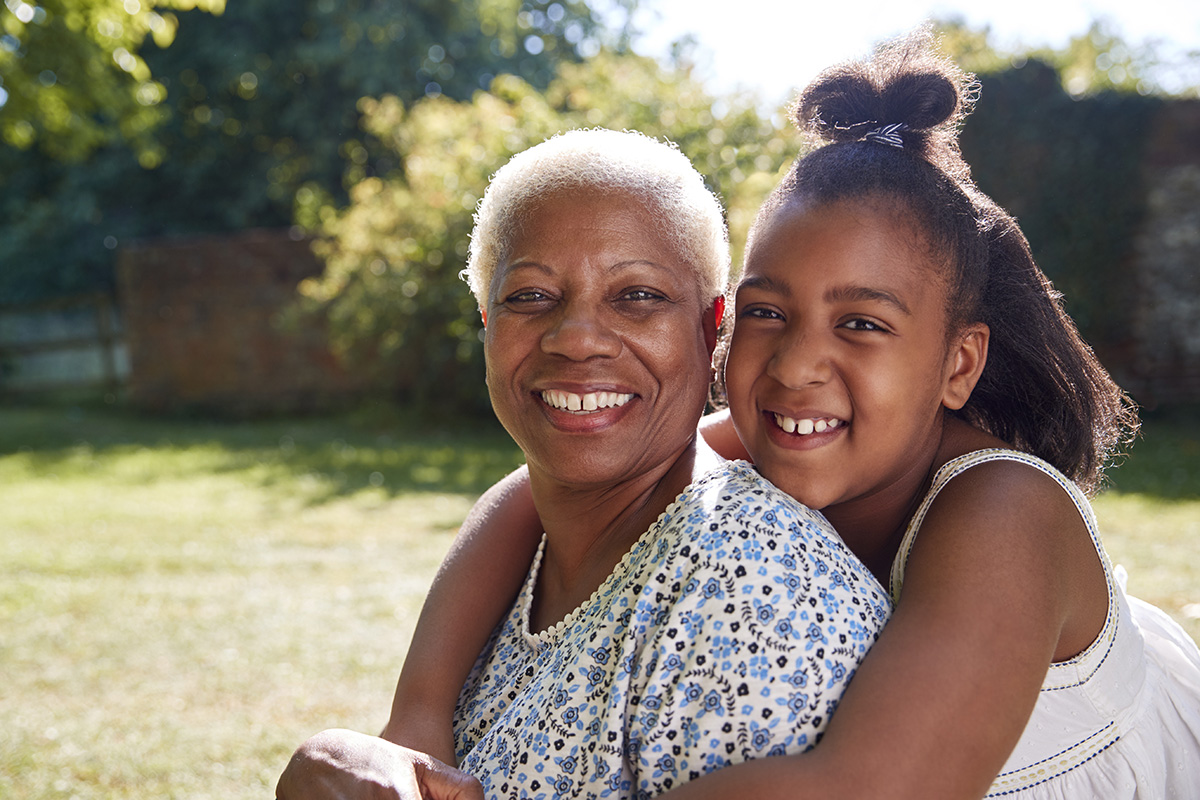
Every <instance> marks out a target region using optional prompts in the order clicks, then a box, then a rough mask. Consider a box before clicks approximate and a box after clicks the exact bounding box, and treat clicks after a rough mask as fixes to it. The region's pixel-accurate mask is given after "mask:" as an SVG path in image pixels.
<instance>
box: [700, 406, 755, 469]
mask: <svg viewBox="0 0 1200 800" xmlns="http://www.w3.org/2000/svg"><path fill="white" fill-rule="evenodd" d="M699 430H700V435H701V436H703V437H704V441H706V442H708V446H709V447H711V448H712V449H713V450H716V451H717V454H718V455H720V456H721V457H722V458H727V459H729V460H730V461H733V460H734V459H738V458H740V459H743V460H745V461H750V460H751V458H750V454H749V453H748V452H746V446H745V445H744V444H742V440H741V439H739V438H738V435H737V431H735V430H734V429H733V420H732V419H731V418H730V417H729V409H722V410H721V411H714V412H713V413H711V414H705V415H704V417H702V418H701V419H700V426H699Z"/></svg>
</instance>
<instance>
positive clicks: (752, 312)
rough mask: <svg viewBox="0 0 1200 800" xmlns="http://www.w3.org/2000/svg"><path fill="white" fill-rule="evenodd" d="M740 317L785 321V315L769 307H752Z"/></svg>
mask: <svg viewBox="0 0 1200 800" xmlns="http://www.w3.org/2000/svg"><path fill="white" fill-rule="evenodd" d="M738 316H740V317H742V318H747V319H780V320H781V319H783V314H781V313H779V312H778V311H776V310H775V309H773V308H769V307H767V306H750V307H749V308H747V309H745V310H743V311H742V313H741V314H739V315H738Z"/></svg>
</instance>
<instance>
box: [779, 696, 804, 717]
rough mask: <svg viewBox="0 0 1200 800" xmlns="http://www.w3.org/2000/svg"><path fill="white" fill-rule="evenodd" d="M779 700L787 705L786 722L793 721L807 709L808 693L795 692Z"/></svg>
mask: <svg viewBox="0 0 1200 800" xmlns="http://www.w3.org/2000/svg"><path fill="white" fill-rule="evenodd" d="M779 702H781V703H783V704H784V705H786V706H787V710H788V722H795V721H796V718H797V717H803V716H804V715H805V714H806V713H807V711H808V695H807V694H805V693H804V692H795V693H794V694H791V695H789V696H788V698H787V700H782V699H781V700H780V701H779Z"/></svg>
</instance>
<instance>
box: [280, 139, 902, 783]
mask: <svg viewBox="0 0 1200 800" xmlns="http://www.w3.org/2000/svg"><path fill="white" fill-rule="evenodd" d="M727 266H728V255H727V246H726V241H725V234H724V224H723V221H722V216H721V210H720V206H719V204H718V203H717V201H716V200H715V198H714V197H713V196H712V194H711V193H710V192H708V191H707V189H705V187H704V185H703V181H702V179H701V178H700V176H699V175H698V174H697V173H696V172H695V170H694V169H693V168H692V167H691V165H690V164H689V163H688V161H687V159H686V158H684V157H683V155H682V154H680V153H679V152H678V151H677V150H675V149H674V148H672V147H670V146H668V145H664V144H660V143H658V142H655V141H654V140H652V139H649V138H647V137H644V136H642V135H640V134H634V133H616V132H611V131H599V130H593V131H576V132H573V133H569V134H565V135H562V136H559V137H556V138H554V139H551V140H550V141H548V142H545V143H543V144H541V145H538V146H537V147H534V148H531V149H530V150H528V151H526V152H524V153H521V154H520V155H518V156H516V157H515V158H514V159H513V160H512V161H511V162H510V163H509V164H508V165H506V166H505V167H504V168H503V169H501V170H500V171H499V172H498V173H497V174H496V176H495V178H494V179H493V181H492V183H491V185H490V187H489V188H488V191H487V193H486V195H485V197H484V200H483V203H482V205H481V207H480V210H479V215H478V218H477V223H476V229H475V232H474V235H473V237H472V247H471V259H470V265H469V268H468V277H469V280H470V283H471V288H472V290H473V291H474V292H475V295H476V297H477V299H478V300H479V304H480V309H481V311H482V313H483V317H484V324H485V328H486V339H485V342H486V353H487V384H488V388H489V391H490V393H491V398H492V404H493V407H494V408H495V411H496V415H497V417H498V418H499V419H500V421H501V422H502V423H503V425H504V426H505V428H506V429H507V430H508V431H509V433H510V434H511V435H512V437H513V438H514V440H516V442H517V443H518V445H519V446H520V447H521V449H522V450H523V451H524V453H525V456H526V459H527V464H528V476H529V477H528V482H529V487H530V490H531V491H532V494H533V501H534V505H535V507H536V509H537V514H538V517H539V519H540V523H541V526H542V528H543V530H544V531H545V533H544V535H543V537H542V540H541V545H540V547H539V548H538V550H537V552H536V553H535V554H534V555H533V558H532V563H531V564H530V567H529V571H528V576H527V578H526V580H525V583H524V586H523V588H522V589H521V590H520V593H519V595H518V596H517V598H516V601H515V602H514V604H513V605H512V607H511V609H510V610H509V612H508V614H507V616H506V617H505V618H504V619H503V620H502V621H501V623H500V625H499V626H498V627H497V628H496V630H495V631H494V633H493V634H492V637H491V639H490V641H489V642H488V644H487V645H486V647H485V648H484V650H483V652H482V653H480V654H479V656H478V659H477V661H476V664H475V668H474V670H473V671H472V672H471V674H470V676H469V677H468V679H467V681H466V684H465V686H464V688H463V690H462V693H461V696H460V698H459V702H458V706H457V710H456V712H455V725H454V738H455V741H454V748H455V751H456V756H457V758H458V759H459V763H460V766H461V768H462V769H463V770H465V771H466V772H468V773H470V774H472V775H474V776H475V778H477V779H478V780H479V781H480V782H481V783H482V785H483V789H484V792H485V794H486V795H487V796H488V797H494V796H511V797H526V796H528V797H538V796H542V797H576V796H613V797H628V796H634V795H636V796H652V795H655V794H659V793H661V792H663V791H666V790H667V789H669V788H671V787H672V786H676V785H679V784H681V783H684V782H686V781H688V780H689V779H691V778H694V777H696V776H698V775H700V774H702V773H705V772H708V771H711V770H713V769H717V768H719V767H722V766H725V765H727V764H731V763H735V762H738V761H742V760H745V759H750V758H755V757H760V756H766V755H771V754H778V753H789V752H800V751H802V750H805V749H807V748H808V747H810V746H812V745H813V744H814V743H815V741H816V740H817V738H818V737H819V735H820V733H821V731H822V729H823V728H824V725H825V723H826V721H827V720H828V718H829V715H830V714H831V713H832V711H833V709H834V707H835V706H836V704H837V700H838V698H839V697H840V696H841V693H842V690H843V688H844V687H845V685H846V683H847V682H848V681H849V679H850V676H851V675H852V674H853V672H854V668H855V666H856V665H857V663H858V662H859V660H860V659H861V658H862V656H863V655H864V654H865V653H866V650H867V648H868V647H869V646H870V644H871V643H872V642H873V641H874V639H875V637H876V636H877V635H878V632H879V631H880V629H881V628H882V625H883V622H884V620H885V618H886V615H887V611H886V608H887V601H886V599H885V593H884V591H883V590H882V588H881V587H880V586H879V585H878V583H877V582H876V581H875V579H874V578H873V577H872V576H871V574H870V573H869V572H868V571H867V569H866V568H865V567H863V566H862V565H861V564H860V563H859V562H858V560H857V559H855V558H854V557H853V555H851V554H850V552H849V551H848V550H847V549H846V548H845V546H844V545H843V544H842V543H841V540H840V539H839V538H838V537H837V535H836V534H835V533H834V532H833V530H832V529H831V528H830V527H829V526H828V524H827V523H826V522H825V521H824V519H823V518H822V517H820V516H819V515H817V514H815V513H813V512H810V511H809V510H808V509H806V508H804V507H803V506H800V505H799V504H798V503H796V501H794V500H793V499H792V498H790V497H788V496H786V495H785V494H783V493H782V492H780V491H779V490H777V489H776V488H775V487H774V486H772V485H771V484H769V483H768V482H767V481H766V480H765V479H763V478H762V477H761V476H759V475H758V473H756V472H755V471H754V470H753V469H752V468H750V467H749V466H748V465H746V464H745V463H742V462H729V463H724V462H722V461H721V459H720V458H719V457H717V456H716V455H715V454H714V453H713V452H712V451H711V450H709V449H708V447H707V446H705V445H704V444H703V442H702V441H701V440H699V439H698V438H697V435H696V429H697V423H698V421H699V419H700V415H701V413H702V411H703V408H704V404H705V398H706V396H707V392H708V385H709V376H710V361H711V356H712V352H713V348H714V346H715V342H716V331H717V326H718V324H719V319H718V317H719V315H720V307H721V305H720V299H719V298H720V297H721V294H722V289H723V284H724V280H725V276H726V272H727ZM458 590H459V591H463V592H469V591H470V587H458ZM447 633H451V632H447ZM410 657H412V656H410ZM415 657H418V658H419V657H420V654H419V652H418V653H416V654H415ZM421 711H422V710H421V709H420V707H419V698H418V700H417V702H416V703H414V704H413V705H412V707H410V708H405V703H404V702H403V698H402V697H401V696H400V695H399V694H398V697H397V704H396V707H395V709H394V712H393V722H392V723H390V724H389V731H388V732H387V733H389V738H392V739H394V740H398V741H399V742H400V743H402V744H410V745H414V746H417V747H421V748H423V749H427V750H438V744H437V743H436V742H433V743H431V742H429V741H423V740H422V739H421V736H420V734H419V733H414V734H413V735H411V736H410V735H408V734H407V733H405V731H406V730H408V731H419V730H420V727H421V726H420V721H419V720H417V721H416V722H415V723H413V724H412V725H411V726H409V727H406V723H405V721H404V720H405V717H406V716H408V717H410V718H411V717H412V716H413V715H414V714H420V713H421ZM436 754H438V755H442V756H443V758H446V757H448V756H447V755H445V750H444V749H442V750H439V751H438V752H437V753H436ZM442 774H446V772H445V770H443V769H442V768H441V767H440V766H439V765H438V764H437V763H436V762H434V761H432V760H431V759H429V758H426V757H422V756H420V755H419V754H414V753H413V752H412V751H408V750H404V749H403V748H399V747H395V746H394V745H391V744H389V743H387V742H385V741H384V740H382V739H373V738H372V737H362V736H359V735H355V734H349V733H347V732H327V733H325V734H321V735H319V736H318V737H315V738H314V740H310V742H309V743H306V745H305V746H303V747H302V748H301V749H300V751H298V752H297V755H296V756H295V757H294V759H293V762H292V764H291V765H289V768H288V770H287V771H286V772H285V774H284V776H283V778H281V781H280V794H279V796H280V797H304V796H353V794H354V790H353V788H354V787H370V788H371V789H372V790H376V789H379V788H380V787H387V786H390V787H392V789H391V792H390V794H388V795H386V796H399V797H403V796H418V795H416V794H408V795H406V794H405V793H404V792H405V791H408V792H410V793H411V792H416V791H424V792H426V794H425V795H424V796H458V795H455V792H457V791H460V790H461V789H462V786H461V784H460V785H457V786H454V787H451V788H449V789H446V788H444V787H443V785H442V783H441V782H439V781H436V780H434V778H435V777H436V776H437V775H442ZM401 785H403V786H404V787H407V788H395V787H397V786H401ZM320 787H340V788H338V789H336V790H331V791H327V792H326V791H325V790H324V789H323V788H320ZM347 787H351V788H347ZM339 792H343V794H339ZM364 796H366V793H365V792H364ZM376 796H377V795H376Z"/></svg>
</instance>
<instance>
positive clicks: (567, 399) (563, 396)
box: [542, 389, 633, 414]
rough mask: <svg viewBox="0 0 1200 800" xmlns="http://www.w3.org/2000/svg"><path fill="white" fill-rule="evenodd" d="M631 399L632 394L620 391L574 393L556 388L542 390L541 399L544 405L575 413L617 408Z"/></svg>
mask: <svg viewBox="0 0 1200 800" xmlns="http://www.w3.org/2000/svg"><path fill="white" fill-rule="evenodd" d="M632 399H633V395H632V394H622V393H621V392H588V393H587V394H575V393H574V392H560V391H558V390H557V389H548V390H546V391H544V392H542V400H543V401H544V402H545V403H546V405H548V406H550V407H551V408H557V409H561V410H564V411H571V412H574V413H577V414H587V413H589V412H592V411H599V410H600V409H602V408H617V407H618V406H623V405H625V404H626V403H628V402H629V401H630V400H632Z"/></svg>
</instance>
